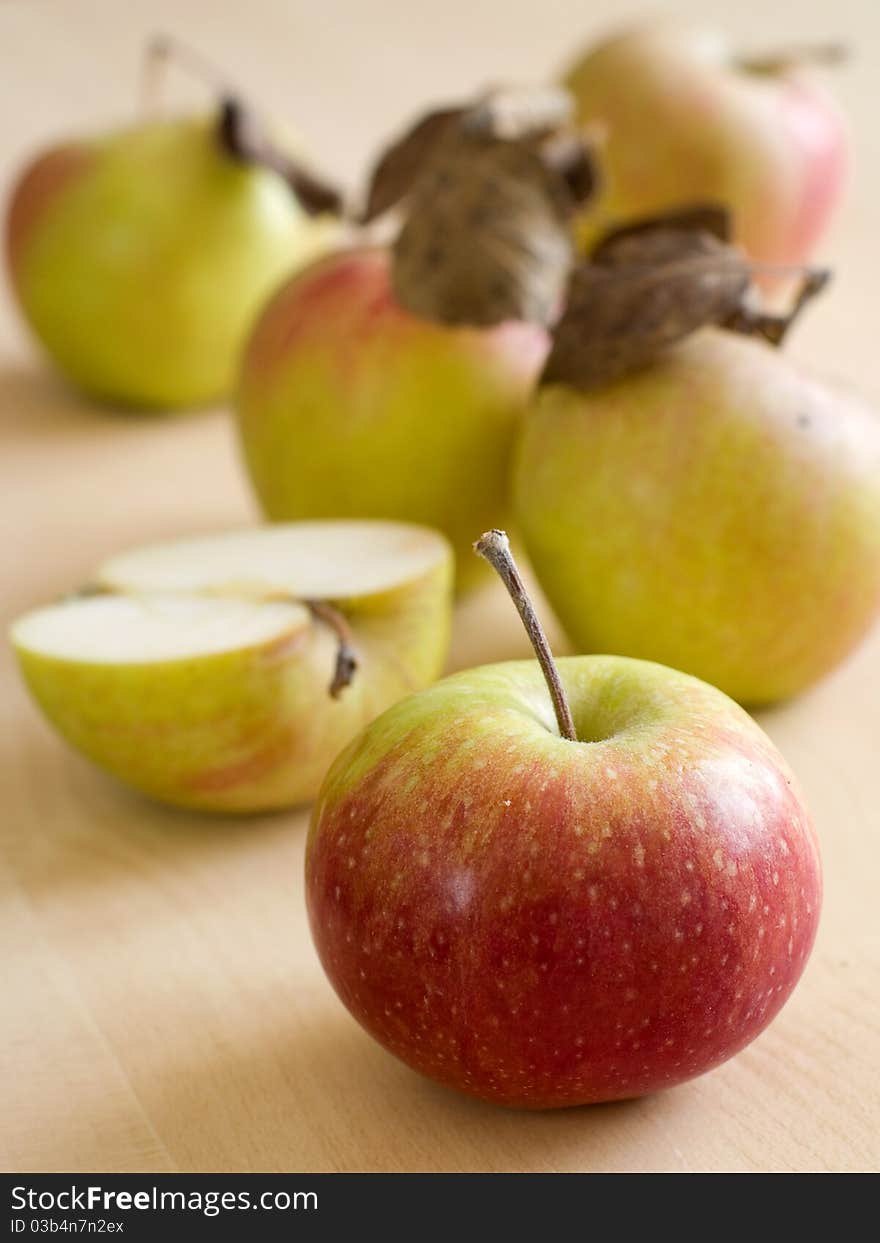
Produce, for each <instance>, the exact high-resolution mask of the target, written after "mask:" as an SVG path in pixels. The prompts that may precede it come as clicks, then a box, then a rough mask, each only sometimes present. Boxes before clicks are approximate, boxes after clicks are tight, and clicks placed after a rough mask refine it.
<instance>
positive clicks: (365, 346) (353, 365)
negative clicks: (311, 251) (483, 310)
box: [237, 248, 548, 586]
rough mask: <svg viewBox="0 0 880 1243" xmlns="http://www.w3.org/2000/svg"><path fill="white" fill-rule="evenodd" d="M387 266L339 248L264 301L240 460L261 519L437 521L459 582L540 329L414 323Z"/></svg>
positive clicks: (493, 493)
mask: <svg viewBox="0 0 880 1243" xmlns="http://www.w3.org/2000/svg"><path fill="white" fill-rule="evenodd" d="M389 266H390V265H389V259H388V255H387V253H386V252H385V251H383V250H379V249H362V248H361V249H353V250H350V251H348V252H340V253H337V254H333V255H330V256H328V257H325V258H323V259H320V260H318V261H317V262H316V263H314V264H312V265H311V266H310V267H309V268H307V269H305V270H304V271H301V272H299V273H297V274H296V275H294V276H293V277H292V278H291V280H290V281H288V282H287V283H286V284H285V285H284V286H283V287H282V288H281V289H280V290H279V291H278V293H277V294H276V295H275V297H274V298H273V299H272V300H271V301H270V302H269V304H268V306H267V307H266V309H265V311H264V312H263V314H262V316H261V317H260V319H259V321H258V323H257V325H256V327H255V329H254V332H253V334H252V336H251V339H250V342H249V344H248V346H247V349H246V351H245V355H244V361H243V366H242V373H241V378H240V383H239V388H238V401H237V414H238V426H239V433H240V439H241V445H242V449H243V453H244V458H245V462H246V464H247V468H248V471H249V473H250V477H251V480H252V482H253V485H254V488H255V490H256V493H257V496H258V497H259V499H260V501H261V503H262V506H263V509H264V511H265V513H266V514H267V516H268V517H269V518H272V519H275V520H289V519H294V518H315V517H317V518H326V517H340V516H341V517H370V518H391V519H399V520H404V521H411V522H419V523H424V524H426V525H429V526H433V527H436V528H438V529H439V530H441V531H443V532H444V533H445V534H446V535H447V536H448V537H449V539H450V541H451V542H452V545H453V548H454V549H455V551H456V554H457V555H458V557H459V566H458V568H459V573H460V575H461V577H460V580H459V585H465V586H467V585H469V583H470V582H471V581H472V579H473V577H474V576H475V572H477V571H479V569H480V566H479V563H476V564H475V565H474V566H471V564H470V563H471V562H476V558H474V557H473V556H472V555H471V553H470V545H471V541H472V539H473V532H474V531H475V530H482V529H483V528H484V527H486V526H489V525H491V524H492V523H495V522H499V521H501V519H502V518H503V516H504V515H505V514H506V513H507V511H508V505H509V501H508V484H509V474H510V459H511V453H512V449H513V442H514V437H515V433H516V428H517V424H518V421H519V418H520V416H521V415H522V412H523V410H524V408H525V405H526V403H527V401H528V398H529V396H530V393H531V390H532V386H533V384H534V381H535V378H536V376H537V373H538V371H539V370H540V367H541V365H542V363H543V360H544V358H545V356H546V353H547V346H548V340H547V333H546V332H545V330H544V329H543V328H542V327H541V326H540V325H538V324H526V323H516V322H509V323H503V324H499V325H497V326H495V327H491V328H479V329H476V328H471V329H469V328H453V327H448V326H445V325H442V324H439V323H434V322H432V321H430V320H428V319H422V318H419V317H417V316H416V315H413V314H412V313H410V312H409V311H407V310H405V309H404V308H403V307H402V306H401V305H400V303H399V302H398V300H397V299H396V297H395V296H394V293H393V291H392V287H391V280H390V271H389Z"/></svg>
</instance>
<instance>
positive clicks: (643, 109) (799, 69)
mask: <svg viewBox="0 0 880 1243" xmlns="http://www.w3.org/2000/svg"><path fill="white" fill-rule="evenodd" d="M834 52H835V49H831V48H828V49H826V48H818V49H810V48H807V49H802V50H801V51H800V52H799V51H798V49H795V50H794V52H793V53H790V54H785V53H783V54H782V55H779V56H761V57H748V56H742V55H737V54H736V52H735V51H734V49H732V48H731V47H730V46H729V45H728V43H727V41H726V40H725V39H724V38H723V37H722V36H721V35H720V34H718V33H717V32H713V31H712V30H705V29H701V28H699V27H694V26H691V25H688V24H686V23H681V22H670V21H668V20H661V21H648V22H643V23H640V24H637V25H635V26H633V27H632V28H630V29H628V30H624V31H623V32H621V33H620V34H618V35H615V36H613V37H611V38H608V39H606V40H604V41H602V42H600V43H598V44H597V45H596V46H595V47H593V48H591V49H589V50H588V51H587V52H586V54H585V55H584V56H583V57H581V58H580V59H579V60H578V61H577V62H576V63H575V64H574V65H573V66H572V67H571V69H570V70H569V71H568V74H567V75H566V78H565V84H566V86H568V88H569V90H570V91H571V93H572V95H573V97H574V100H575V103H576V106H577V114H578V117H579V118H580V120H581V121H582V122H594V123H601V124H602V125H603V126H604V127H605V130H606V135H607V136H606V141H605V144H604V150H603V156H604V158H603V171H604V174H605V175H604V193H603V195H602V196H601V198H600V201H599V202H598V203H597V204H594V205H593V204H591V211H590V213H589V215H588V216H587V217H585V220H584V225H585V231H586V232H587V233H588V234H589V235H595V232H596V230H597V229H599V230H601V228H602V227H604V226H605V225H607V223H609V222H615V223H619V222H620V221H622V220H627V219H630V218H632V217H634V216H642V215H650V214H653V213H655V212H659V211H664V210H668V209H670V208H675V207H678V206H680V205H681V204H683V203H688V202H694V201H698V200H700V199H703V200H711V201H715V202H720V203H724V204H726V205H727V206H728V207H729V208H730V209H731V210H732V212H733V218H734V222H735V225H736V232H737V240H738V241H739V242H741V243H742V244H743V245H744V246H745V248H746V249H747V250H748V252H749V253H750V254H751V255H752V256H753V257H754V258H756V259H761V260H764V261H767V262H771V263H800V262H803V260H804V259H806V258H808V257H809V255H810V254H811V253H812V251H813V250H814V248H815V245H816V242H817V241H818V240H819V238H820V237H821V235H822V233H823V232H824V230H825V228H826V226H827V224H828V221H829V219H830V217H831V214H832V212H833V210H834V208H835V207H836V205H837V203H838V201H839V199H840V197H841V192H842V190H843V186H844V182H845V174H846V163H847V150H846V148H847V141H846V132H845V126H844V123H843V117H842V115H841V112H840V109H839V107H838V106H837V104H836V103H835V101H834V100H833V98H832V97H831V96H830V95H829V93H828V92H827V91H826V90H824V89H823V87H822V86H821V84H819V83H818V82H816V81H815V79H814V78H813V77H812V76H810V75H809V74H808V73H806V72H805V71H804V66H803V65H802V64H801V63H800V62H801V61H802V60H809V59H811V58H817V57H818V58H821V57H822V56H824V55H828V54H829V53H831V54H833V53H834Z"/></svg>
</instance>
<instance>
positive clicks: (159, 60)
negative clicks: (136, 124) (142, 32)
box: [141, 35, 233, 113]
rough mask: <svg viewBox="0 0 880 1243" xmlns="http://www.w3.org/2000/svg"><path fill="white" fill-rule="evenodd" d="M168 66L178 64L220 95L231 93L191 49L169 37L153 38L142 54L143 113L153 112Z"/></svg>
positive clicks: (213, 67)
mask: <svg viewBox="0 0 880 1243" xmlns="http://www.w3.org/2000/svg"><path fill="white" fill-rule="evenodd" d="M169 64H177V65H179V66H180V67H181V68H182V69H185V70H186V72H187V73H189V74H191V75H192V76H193V77H194V78H198V80H199V81H200V82H203V83H204V84H205V85H206V86H208V87H210V88H211V90H214V91H217V93H218V94H220V95H230V94H232V93H233V92H232V86H231V84H230V83H229V81H228V80H227V79H226V77H225V76H224V75H223V74H222V73H221V71H220V70H219V69H218V68H217V66H216V65H213V64H211V62H210V61H209V60H208V59H207V58H206V57H204V56H202V55H201V54H200V53H199V52H197V51H196V50H195V49H194V48H191V47H189V45H188V44H186V43H181V42H180V41H179V40H178V39H172V38H171V36H170V35H155V36H154V37H153V38H152V39H151V40H150V42H149V43H148V44H147V50H146V53H145V55H144V68H143V78H142V90H141V99H142V101H143V108H144V111H145V112H148V113H150V112H155V111H156V109H157V107H158V104H159V99H160V95H161V89H160V88H161V86H162V83H163V81H164V78H165V73H166V70H167V68H168V65H169Z"/></svg>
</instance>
